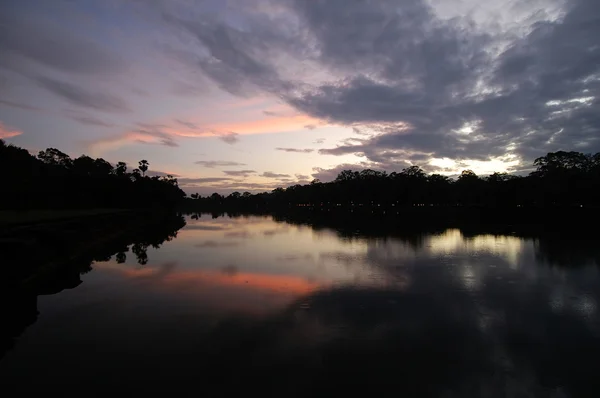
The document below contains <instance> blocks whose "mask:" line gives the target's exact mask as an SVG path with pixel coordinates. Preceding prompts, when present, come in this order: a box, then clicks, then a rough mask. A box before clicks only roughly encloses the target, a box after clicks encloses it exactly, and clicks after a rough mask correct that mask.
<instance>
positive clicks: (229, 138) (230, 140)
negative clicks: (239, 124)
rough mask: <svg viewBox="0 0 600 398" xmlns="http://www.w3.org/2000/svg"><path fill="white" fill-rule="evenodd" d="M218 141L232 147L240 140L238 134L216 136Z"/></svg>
mask: <svg viewBox="0 0 600 398" xmlns="http://www.w3.org/2000/svg"><path fill="white" fill-rule="evenodd" d="M218 136H219V139H220V140H221V141H223V142H225V143H227V144H229V145H233V144H235V143H236V142H238V141H239V140H240V139H239V138H238V136H239V134H238V133H232V132H230V133H222V134H218Z"/></svg>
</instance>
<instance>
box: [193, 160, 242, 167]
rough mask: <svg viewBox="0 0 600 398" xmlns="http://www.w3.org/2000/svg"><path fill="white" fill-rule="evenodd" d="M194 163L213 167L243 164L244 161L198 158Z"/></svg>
mask: <svg viewBox="0 0 600 398" xmlns="http://www.w3.org/2000/svg"><path fill="white" fill-rule="evenodd" d="M194 164H199V165H200V166H204V167H208V168H210V169H214V168H215V167H234V166H245V165H246V163H240V162H233V161H230V160H198V161H196V162H194Z"/></svg>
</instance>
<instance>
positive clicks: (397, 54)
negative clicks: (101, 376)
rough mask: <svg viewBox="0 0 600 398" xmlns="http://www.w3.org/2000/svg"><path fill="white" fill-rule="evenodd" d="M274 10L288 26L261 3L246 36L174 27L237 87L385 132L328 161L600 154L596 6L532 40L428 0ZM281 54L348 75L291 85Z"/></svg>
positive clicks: (581, 2)
mask: <svg viewBox="0 0 600 398" xmlns="http://www.w3.org/2000/svg"><path fill="white" fill-rule="evenodd" d="M267 3H269V1H267ZM273 4H277V6H278V8H277V9H278V10H285V12H283V13H275V14H277V15H285V18H286V20H287V23H282V21H281V20H280V19H279V17H273V16H264V15H261V14H259V11H255V10H253V9H252V8H251V7H241V8H240V12H241V13H242V14H243V20H244V29H239V28H236V27H234V26H233V25H227V24H225V23H218V22H215V20H212V21H195V22H189V21H185V20H183V19H171V23H173V24H175V25H176V26H178V27H180V28H181V29H182V30H184V31H186V32H187V33H189V34H191V35H192V36H193V37H194V38H195V39H196V40H197V42H198V43H199V44H200V45H201V46H202V47H203V48H204V49H205V50H206V51H207V52H208V54H210V57H208V58H206V59H204V60H202V61H201V62H200V68H201V69H202V70H203V71H204V73H205V74H206V75H207V76H209V77H210V78H211V79H213V80H214V81H216V82H217V83H218V84H220V85H221V86H222V87H223V88H225V89H226V90H228V91H229V92H232V93H237V94H243V93H242V92H241V91H243V90H241V89H240V87H247V86H248V85H251V86H254V87H258V88H260V89H262V90H265V91H268V92H271V93H273V94H275V95H277V96H278V97H279V98H281V99H283V100H284V101H286V102H287V103H288V104H290V105H292V106H293V107H295V108H296V109H297V110H299V111H301V112H303V113H306V114H308V115H311V116H313V117H316V118H319V119H321V120H325V121H329V122H333V123H337V124H342V125H347V126H349V127H354V128H356V129H358V131H363V127H364V126H370V125H378V126H380V127H382V128H381V131H380V133H379V134H372V135H370V136H366V137H365V139H364V140H363V141H362V142H359V143H353V144H350V145H347V144H343V145H340V146H338V147H335V148H326V149H324V150H322V151H321V153H323V154H331V155H342V154H346V153H359V154H362V155H363V156H365V157H366V159H367V160H368V161H369V162H373V163H379V164H381V165H387V164H395V163H397V162H401V164H402V166H404V164H405V162H406V161H409V160H410V159H413V160H415V161H421V162H425V163H426V160H428V159H430V158H432V157H438V158H441V157H449V158H452V159H455V160H461V159H478V160H487V159H489V158H491V157H496V156H502V155H505V154H506V153H514V154H516V155H519V156H521V157H522V158H523V159H524V160H525V161H526V162H528V161H531V160H532V159H533V158H534V157H536V156H538V155H540V154H544V153H545V152H548V151H554V150H559V149H576V150H581V151H586V152H588V151H589V152H595V151H599V150H600V112H599V110H600V100H599V99H598V97H599V94H600V39H599V37H600V8H599V7H598V5H597V1H596V0H569V1H567V2H566V5H565V7H564V9H563V12H564V17H563V18H561V19H558V20H556V21H542V22H535V23H534V24H533V25H531V26H530V27H529V28H530V29H529V33H527V34H526V35H525V36H519V35H518V34H515V32H512V31H505V32H501V33H493V32H490V33H486V32H484V30H483V27H482V26H479V25H477V24H476V23H475V22H474V21H472V20H469V19H468V17H462V18H453V19H449V20H441V19H439V18H438V17H437V16H436V14H435V12H434V11H433V10H432V8H431V7H430V5H429V3H428V2H426V1H424V0H382V1H378V2H361V1H345V0H331V1H302V0H296V1H294V0H286V1H280V2H276V3H273ZM282 18H284V17H282ZM534 20H535V19H534ZM265 21H268V22H269V23H259V22H265ZM525 23H527V22H525ZM523 31H527V29H525V30H523ZM250 32H251V33H252V34H249V33H250ZM511 41H512V42H511ZM506 44H507V46H506V47H504V50H503V52H498V50H497V49H498V48H500V46H501V45H506ZM275 51H277V52H278V54H279V55H280V56H281V55H285V56H288V57H289V58H290V59H301V60H306V61H307V62H309V61H310V62H314V63H315V65H318V67H319V68H321V69H322V70H324V71H327V72H329V73H330V74H331V75H332V76H337V77H338V78H337V80H335V79H333V80H332V79H329V80H326V83H321V84H315V83H314V82H310V81H304V82H302V83H300V82H299V81H298V79H295V78H292V77H291V76H286V74H285V73H284V70H283V69H282V68H280V67H279V65H280V64H279V63H278V61H276V60H279V59H281V57H275V56H274V55H273V54H274V52H275ZM468 125H470V126H471V129H470V130H468V129H467V130H465V129H464V127H465V126H468ZM415 155H416V156H415Z"/></svg>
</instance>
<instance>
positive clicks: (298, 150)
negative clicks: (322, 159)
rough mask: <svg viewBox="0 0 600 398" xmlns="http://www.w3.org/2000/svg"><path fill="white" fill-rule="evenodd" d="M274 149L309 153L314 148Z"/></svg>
mask: <svg viewBox="0 0 600 398" xmlns="http://www.w3.org/2000/svg"><path fill="white" fill-rule="evenodd" d="M275 150H277V151H283V152H293V153H311V152H313V151H314V149H310V148H307V149H298V148H275Z"/></svg>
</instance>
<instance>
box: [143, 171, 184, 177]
mask: <svg viewBox="0 0 600 398" xmlns="http://www.w3.org/2000/svg"><path fill="white" fill-rule="evenodd" d="M146 175H147V176H150V177H155V176H156V177H166V176H169V175H170V176H172V177H181V176H180V175H179V174H175V173H169V172H165V171H155V170H148V171H147V172H146Z"/></svg>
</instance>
